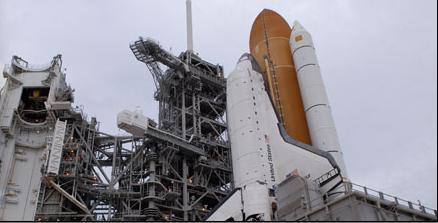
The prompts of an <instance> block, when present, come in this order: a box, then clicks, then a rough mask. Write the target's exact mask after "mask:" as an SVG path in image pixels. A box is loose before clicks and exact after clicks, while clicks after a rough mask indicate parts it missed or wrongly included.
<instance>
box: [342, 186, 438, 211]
mask: <svg viewBox="0 0 438 223" xmlns="http://www.w3.org/2000/svg"><path fill="white" fill-rule="evenodd" d="M348 184H350V185H351V188H352V191H357V192H361V193H364V194H365V195H368V196H373V197H376V198H379V199H381V200H385V201H390V202H394V204H396V205H403V206H406V207H408V208H410V209H413V210H417V211H421V212H423V213H426V214H432V215H435V216H437V210H435V209H432V208H428V207H425V206H424V205H422V204H421V202H420V201H418V204H417V203H413V202H411V201H408V200H405V199H402V198H399V197H396V196H393V195H390V194H386V193H383V192H381V191H377V190H374V189H371V188H368V187H365V186H362V185H359V184H355V183H351V182H349V183H348Z"/></svg>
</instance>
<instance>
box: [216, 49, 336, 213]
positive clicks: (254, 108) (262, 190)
mask: <svg viewBox="0 0 438 223" xmlns="http://www.w3.org/2000/svg"><path fill="white" fill-rule="evenodd" d="M258 71H259V68H258V66H257V64H256V62H255V61H254V60H253V58H252V57H251V56H250V55H249V54H245V55H243V56H242V57H241V59H240V60H239V62H238V64H237V67H236V69H235V70H234V71H233V72H232V73H231V74H230V75H229V77H228V80H227V118H228V131H229V136H230V142H231V148H232V150H231V152H232V162H233V175H234V184H235V187H236V188H241V189H242V197H241V198H242V200H244V202H242V203H241V204H240V206H241V208H238V207H237V206H239V204H231V203H229V202H231V201H229V202H226V203H224V204H223V205H222V206H223V208H224V209H226V207H227V206H233V207H235V206H236V208H235V209H236V210H240V209H242V210H243V212H244V213H245V216H246V218H248V217H251V216H254V215H258V216H259V218H260V219H261V220H266V221H267V220H272V210H271V205H272V202H273V199H274V197H273V196H271V195H272V193H271V195H270V192H273V190H274V189H275V186H276V184H278V183H280V182H281V181H283V180H284V179H286V176H287V175H289V174H291V173H292V172H294V173H299V174H300V175H301V176H304V177H306V178H307V179H309V180H312V179H316V178H318V177H320V176H321V175H323V174H324V173H326V172H328V171H329V170H331V169H333V164H331V163H330V162H329V160H328V159H327V158H326V157H323V156H320V155H317V154H315V153H313V152H311V151H309V150H306V149H305V148H304V147H301V146H304V145H300V144H299V142H294V143H296V144H291V143H290V142H286V140H285V138H283V136H282V133H281V131H280V128H279V125H278V119H277V116H276V115H275V112H274V109H273V106H272V103H271V101H270V99H269V97H268V94H267V92H266V90H265V85H264V81H263V78H262V75H261V74H260V73H259V72H258ZM283 135H287V134H283ZM234 200H238V199H234ZM224 212H226V211H225V210H223V209H221V208H219V209H218V210H217V211H216V212H215V213H213V214H212V215H211V216H210V217H209V218H208V220H212V221H214V220H226V219H227V218H225V219H224V218H223V216H224V214H223V213H224ZM235 214H236V213H234V215H235ZM225 215H226V214H225ZM219 216H221V217H219ZM227 216H231V215H227ZM233 218H234V217H233ZM234 220H236V221H237V220H242V219H241V218H237V219H236V218H234Z"/></svg>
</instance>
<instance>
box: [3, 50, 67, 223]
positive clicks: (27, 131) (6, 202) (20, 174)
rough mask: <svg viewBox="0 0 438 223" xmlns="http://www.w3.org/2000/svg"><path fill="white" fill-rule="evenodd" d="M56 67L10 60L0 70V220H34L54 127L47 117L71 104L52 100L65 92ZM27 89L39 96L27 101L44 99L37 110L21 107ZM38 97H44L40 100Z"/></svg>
mask: <svg viewBox="0 0 438 223" xmlns="http://www.w3.org/2000/svg"><path fill="white" fill-rule="evenodd" d="M61 63H62V62H61V57H60V55H59V56H56V57H55V58H54V59H53V60H52V62H51V63H50V64H48V65H44V66H40V67H34V66H31V65H29V64H28V63H27V62H26V61H24V60H22V59H21V58H18V57H14V58H13V59H12V63H11V65H6V66H5V67H4V70H3V77H4V78H5V80H6V82H5V85H4V86H1V87H3V88H2V91H1V95H0V221H33V220H34V216H35V212H36V207H37V203H38V195H39V191H40V186H41V179H42V172H43V170H44V168H45V164H46V163H47V161H48V154H49V148H50V141H51V138H52V137H53V133H54V128H55V122H56V119H53V118H52V117H53V116H52V115H49V114H50V111H51V110H52V111H53V110H54V109H56V107H57V106H58V105H60V106H61V107H65V105H68V107H69V109H70V108H71V102H70V101H57V97H56V94H57V92H59V91H61V90H64V89H66V88H67V86H66V83H65V74H63V73H62V72H61ZM32 89H36V91H35V92H38V93H35V95H34V96H30V97H38V98H39V100H44V104H43V106H42V108H40V109H41V110H40V111H32V109H30V110H29V109H27V110H26V108H24V104H25V103H26V100H27V99H26V98H29V95H28V93H29V92H30V91H32ZM42 92H46V93H47V95H39V93H41V94H42ZM44 94H45V93H44ZM26 112H31V113H32V112H33V113H38V112H47V114H48V115H47V117H46V118H45V119H44V120H43V119H40V118H38V119H39V120H33V121H29V119H25V118H23V114H24V113H26ZM60 143H62V142H60ZM55 162H56V160H55ZM58 165H59V164H58Z"/></svg>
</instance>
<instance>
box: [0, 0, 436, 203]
mask: <svg viewBox="0 0 438 223" xmlns="http://www.w3.org/2000/svg"><path fill="white" fill-rule="evenodd" d="M61 2H62V4H61ZM61 2H60V1H33V0H29V1H21V0H0V64H4V63H10V60H11V57H12V55H18V56H20V57H22V58H24V59H25V60H28V61H29V62H30V63H33V64H42V63H48V62H50V60H51V58H52V57H53V56H55V55H56V54H59V53H60V54H62V55H63V62H64V67H66V68H67V80H68V82H69V83H70V84H71V85H72V87H73V88H75V89H76V93H75V96H76V97H75V99H76V100H75V102H76V104H77V105H83V106H84V107H85V111H86V112H87V113H88V114H89V115H90V116H96V117H97V118H98V120H100V122H101V130H102V131H105V132H109V133H113V134H122V131H119V130H118V129H117V127H116V121H115V117H116V114H117V113H118V112H119V111H121V110H123V109H131V110H133V109H141V110H142V111H143V113H144V114H145V115H147V116H149V117H153V118H156V117H157V108H158V104H157V103H156V102H155V101H154V100H153V97H152V96H153V93H154V85H153V82H152V78H151V75H150V74H149V72H148V71H147V70H146V67H145V66H144V65H143V64H142V63H140V62H138V61H136V59H135V57H134V56H133V55H132V53H131V51H130V49H129V43H130V42H132V41H135V40H136V39H137V38H138V37H139V36H144V37H152V38H154V39H156V40H158V41H159V42H160V44H161V45H162V46H163V47H164V48H166V49H168V50H171V51H172V52H173V53H174V54H179V53H180V52H181V51H183V50H185V48H186V32H185V27H186V26H185V1H184V0H160V1H144V0H139V1H108V0H101V1H98V0H91V1H90V0H87V1H78V0H75V1H61ZM263 8H270V9H274V10H276V11H277V12H279V13H280V14H281V15H282V16H283V17H284V18H285V19H286V20H287V21H288V22H289V23H290V24H292V23H293V21H294V20H299V21H300V22H301V24H302V25H303V26H304V27H305V28H306V29H307V30H308V31H309V32H311V33H312V35H313V38H314V42H315V47H316V49H317V54H318V58H319V61H320V65H321V69H322V75H323V78H324V80H325V84H326V88H327V91H328V95H329V99H330V102H331V106H332V110H333V115H334V119H335V122H336V126H337V130H338V134H339V138H340V141H341V145H342V149H343V151H344V155H345V161H346V165H347V169H348V171H349V175H350V178H351V179H352V181H353V182H355V183H358V184H362V185H366V186H368V187H371V188H375V189H378V190H382V191H384V192H386V193H389V194H394V195H397V196H400V197H402V198H406V199H409V200H413V201H415V202H416V201H417V200H421V201H422V203H423V204H425V205H427V206H431V207H433V208H436V206H437V2H436V1H435V0H411V1H406V0H374V1H370V0H366V1H365V0H354V1H353V0H351V1H334V0H332V1H327V0H320V1H316V0H293V1H292V0H283V1H280V0H269V1H268V0H264V1H263V0H239V1H231V0H209V1H206V0H193V19H194V24H193V28H194V48H195V51H196V52H198V53H199V55H200V56H201V57H202V58H204V59H206V60H208V61H210V62H212V63H219V64H222V65H223V66H224V69H225V72H226V73H227V74H228V73H229V72H230V71H232V69H233V68H234V66H235V64H236V61H237V60H238V58H239V57H240V55H241V54H243V53H244V52H248V51H249V50H248V42H249V32H250V29H251V25H252V22H253V20H254V19H255V17H256V16H257V14H258V13H259V12H260V11H261V10H262V9H263ZM1 79H2V78H0V80H1ZM0 82H3V80H1V81H0Z"/></svg>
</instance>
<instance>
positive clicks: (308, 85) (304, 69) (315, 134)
mask: <svg viewBox="0 0 438 223" xmlns="http://www.w3.org/2000/svg"><path fill="white" fill-rule="evenodd" d="M290 46H291V51H292V54H293V59H294V63H295V69H296V71H297V76H298V83H299V86H300V91H301V97H302V100H303V104H304V110H305V112H306V118H307V124H308V126H309V131H310V137H311V140H312V145H313V146H315V147H316V148H318V149H321V150H324V151H327V152H329V153H330V154H332V156H333V157H334V158H335V160H336V163H337V164H338V166H339V168H340V170H341V174H342V176H343V177H344V178H346V177H347V170H346V168H345V163H344V158H343V154H342V150H341V146H340V144H339V140H338V136H337V133H336V128H335V124H334V121H333V117H332V114H331V109H330V105H329V101H328V98H327V94H326V91H325V87H324V82H323V80H322V77H321V71H320V67H319V63H318V60H317V58H316V53H315V48H314V45H313V40H312V36H311V35H310V33H309V32H307V30H306V29H304V28H303V27H302V26H301V25H300V23H299V22H297V21H296V22H295V23H294V26H293V28H292V33H291V37H290Z"/></svg>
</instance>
